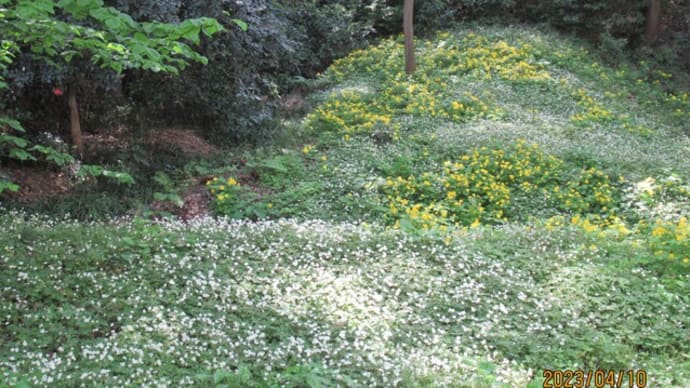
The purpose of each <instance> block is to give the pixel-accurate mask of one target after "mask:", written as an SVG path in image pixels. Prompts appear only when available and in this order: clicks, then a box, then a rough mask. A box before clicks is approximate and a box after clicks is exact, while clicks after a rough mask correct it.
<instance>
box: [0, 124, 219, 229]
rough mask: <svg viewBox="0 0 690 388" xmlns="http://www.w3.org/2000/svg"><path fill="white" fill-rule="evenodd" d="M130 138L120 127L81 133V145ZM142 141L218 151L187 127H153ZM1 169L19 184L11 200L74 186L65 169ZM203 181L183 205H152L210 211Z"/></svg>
mask: <svg viewBox="0 0 690 388" xmlns="http://www.w3.org/2000/svg"><path fill="white" fill-rule="evenodd" d="M131 139H132V133H131V131H130V130H129V129H127V128H122V127H121V128H114V129H109V130H107V131H103V132H101V133H88V134H84V145H85V146H86V152H87V153H89V154H96V153H99V152H104V151H113V150H117V149H123V148H126V147H129V145H130V144H131V143H130V142H131ZM144 141H145V143H146V144H147V146H149V147H150V148H151V149H154V150H155V149H156V147H175V148H176V149H179V150H180V151H181V152H183V153H185V154H187V155H190V156H196V155H198V156H210V155H213V154H216V153H218V152H220V151H221V150H220V149H218V148H217V147H215V146H213V145H211V144H209V143H208V142H207V141H206V139H204V138H203V137H202V136H201V135H200V134H198V133H197V132H195V131H193V130H189V129H179V128H169V129H158V130H153V131H151V132H149V133H148V134H147V135H146V136H145V138H144ZM2 169H3V172H4V173H6V174H7V175H8V176H9V177H10V179H11V181H12V182H14V183H16V184H18V185H19V186H20V189H19V191H18V192H16V193H11V192H5V193H4V194H3V195H6V196H7V198H9V199H10V200H13V201H20V202H25V203H30V202H35V201H38V200H41V199H44V198H51V197H57V196H63V195H69V194H70V193H71V189H72V187H73V185H72V184H71V182H70V179H69V177H67V176H66V174H65V172H64V171H54V170H53V169H51V168H50V167H47V166H31V167H28V166H27V167H20V166H17V167H14V166H12V167H10V166H3V167H2ZM205 183H206V182H205V178H200V179H199V180H198V182H197V183H195V184H194V185H192V186H190V187H189V188H187V189H186V190H185V192H184V193H183V194H182V195H181V197H182V199H183V201H184V205H183V206H182V207H177V206H175V205H173V204H171V203H165V202H160V201H155V202H154V203H152V204H151V208H152V209H153V210H157V211H165V212H168V213H172V214H175V215H177V216H178V217H180V218H181V219H183V220H191V219H194V218H197V217H203V216H206V215H208V213H209V206H210V196H209V195H208V191H207V189H206V186H205Z"/></svg>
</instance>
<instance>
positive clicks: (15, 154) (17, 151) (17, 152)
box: [10, 148, 36, 160]
mask: <svg viewBox="0 0 690 388" xmlns="http://www.w3.org/2000/svg"><path fill="white" fill-rule="evenodd" d="M10 158H12V159H17V160H36V158H35V157H34V156H33V155H31V154H30V153H28V152H26V150H23V149H21V148H12V149H10Z"/></svg>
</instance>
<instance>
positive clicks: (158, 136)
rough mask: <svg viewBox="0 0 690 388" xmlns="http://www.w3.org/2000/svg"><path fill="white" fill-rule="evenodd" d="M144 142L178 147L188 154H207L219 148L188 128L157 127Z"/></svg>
mask: <svg viewBox="0 0 690 388" xmlns="http://www.w3.org/2000/svg"><path fill="white" fill-rule="evenodd" d="M146 143H148V144H152V145H158V146H174V147H178V148H179V149H180V150H181V151H182V152H184V153H185V154H188V155H200V156H209V155H212V154H215V153H217V152H219V151H220V150H219V149H218V148H217V147H215V146H213V145H211V144H209V142H207V141H206V139H204V138H203V137H201V136H200V135H199V134H198V133H196V132H194V131H192V130H188V129H175V128H169V129H159V130H156V131H151V132H150V133H149V134H147V135H146Z"/></svg>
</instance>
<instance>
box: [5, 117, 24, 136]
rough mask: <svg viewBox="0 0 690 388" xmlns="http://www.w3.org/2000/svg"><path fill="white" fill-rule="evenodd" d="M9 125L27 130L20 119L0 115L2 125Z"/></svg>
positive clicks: (16, 129) (19, 130)
mask: <svg viewBox="0 0 690 388" xmlns="http://www.w3.org/2000/svg"><path fill="white" fill-rule="evenodd" d="M5 125H6V126H8V127H10V128H12V129H14V130H15V131H18V132H26V130H24V128H23V127H22V125H21V124H20V123H19V121H17V120H14V119H11V118H9V117H0V127H3V126H5Z"/></svg>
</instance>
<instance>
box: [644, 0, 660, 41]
mask: <svg viewBox="0 0 690 388" xmlns="http://www.w3.org/2000/svg"><path fill="white" fill-rule="evenodd" d="M660 22H661V0H649V9H648V10H647V30H646V31H645V34H644V40H645V42H646V43H647V44H651V43H654V41H655V40H656V38H657V35H659V27H660Z"/></svg>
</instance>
